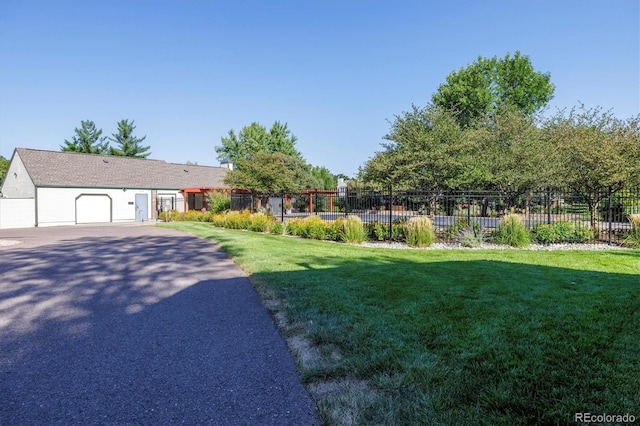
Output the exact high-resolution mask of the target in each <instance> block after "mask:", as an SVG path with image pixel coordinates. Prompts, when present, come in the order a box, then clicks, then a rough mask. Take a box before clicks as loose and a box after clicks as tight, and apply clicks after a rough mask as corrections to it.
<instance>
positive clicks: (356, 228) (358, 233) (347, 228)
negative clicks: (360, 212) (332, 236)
mask: <svg viewBox="0 0 640 426" xmlns="http://www.w3.org/2000/svg"><path fill="white" fill-rule="evenodd" d="M366 239H367V234H366V232H365V230H364V225H363V224H362V219H360V217H358V216H354V215H349V216H347V218H346V219H345V220H344V223H343V229H342V241H344V242H345V243H349V244H360V243H362V242H363V241H365V240H366Z"/></svg>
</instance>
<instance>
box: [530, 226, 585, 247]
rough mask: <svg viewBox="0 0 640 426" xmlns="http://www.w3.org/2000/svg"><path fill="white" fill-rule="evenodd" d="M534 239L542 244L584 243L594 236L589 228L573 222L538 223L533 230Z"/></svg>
mask: <svg viewBox="0 0 640 426" xmlns="http://www.w3.org/2000/svg"><path fill="white" fill-rule="evenodd" d="M531 233H532V235H533V239H534V240H535V241H537V242H538V243H540V244H556V243H583V242H587V241H589V240H591V238H592V237H593V235H592V233H591V231H590V230H589V228H587V227H585V226H582V225H580V224H577V225H576V224H574V223H573V222H556V223H554V224H551V225H549V224H544V223H542V224H537V225H534V226H533V229H532V230H531Z"/></svg>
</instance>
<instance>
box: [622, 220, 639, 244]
mask: <svg viewBox="0 0 640 426" xmlns="http://www.w3.org/2000/svg"><path fill="white" fill-rule="evenodd" d="M629 223H631V231H630V232H629V233H628V234H627V236H626V237H625V238H624V245H625V246H627V247H631V248H640V214H631V215H629Z"/></svg>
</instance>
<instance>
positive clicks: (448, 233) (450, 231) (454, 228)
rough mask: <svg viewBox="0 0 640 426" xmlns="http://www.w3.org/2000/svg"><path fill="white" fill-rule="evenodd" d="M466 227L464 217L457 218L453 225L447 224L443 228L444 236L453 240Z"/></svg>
mask: <svg viewBox="0 0 640 426" xmlns="http://www.w3.org/2000/svg"><path fill="white" fill-rule="evenodd" d="M466 229H467V221H466V219H458V220H456V221H455V222H454V223H453V225H449V226H447V228H446V229H445V230H444V236H445V237H446V238H447V239H449V240H455V239H456V238H457V237H458V236H459V235H460V234H461V233H462V232H464V231H465V230H466Z"/></svg>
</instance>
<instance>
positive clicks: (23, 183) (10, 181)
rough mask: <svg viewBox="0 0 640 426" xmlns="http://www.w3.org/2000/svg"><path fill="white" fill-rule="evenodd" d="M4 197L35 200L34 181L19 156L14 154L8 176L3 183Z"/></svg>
mask: <svg viewBox="0 0 640 426" xmlns="http://www.w3.org/2000/svg"><path fill="white" fill-rule="evenodd" d="M2 196H3V197H4V198H33V196H34V187H33V181H32V180H31V177H30V176H29V173H27V169H26V168H25V167H24V163H23V162H22V159H21V158H20V156H19V155H18V154H14V156H13V159H12V160H11V164H10V166H9V170H7V176H6V177H5V179H4V182H3V183H2Z"/></svg>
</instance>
